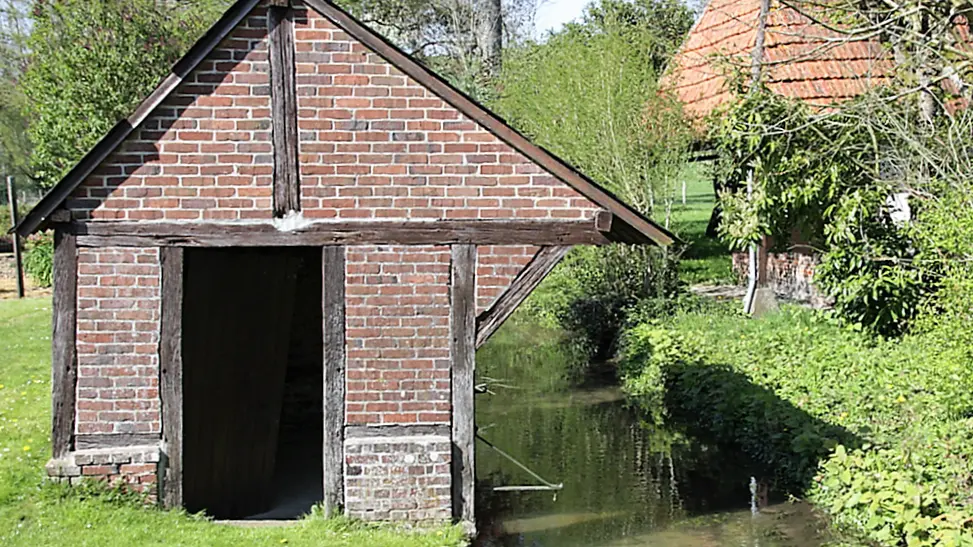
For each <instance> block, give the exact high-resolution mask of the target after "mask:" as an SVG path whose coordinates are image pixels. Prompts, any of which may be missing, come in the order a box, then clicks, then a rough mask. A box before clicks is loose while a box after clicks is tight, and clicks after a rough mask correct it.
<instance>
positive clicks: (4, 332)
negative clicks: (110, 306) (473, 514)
mask: <svg viewBox="0 0 973 547" xmlns="http://www.w3.org/2000/svg"><path fill="white" fill-rule="evenodd" d="M50 308H51V305H50V300H48V299H46V298H38V299H28V300H20V301H16V300H3V301H0V545H4V546H11V547H16V546H24V547H27V546H30V547H34V546H39V545H44V546H50V545H72V546H88V545H90V546H101V545H105V546H114V545H117V546H125V547H128V546H133V545H139V546H141V545H167V546H178V545H186V546H197V545H208V546H227V547H239V546H245V545H307V546H312V545H314V546H322V547H332V546H334V547H345V546H347V547H351V546H360V545H368V546H387V547H451V546H459V545H463V544H464V541H463V539H462V532H461V531H460V530H459V529H458V528H456V527H443V528H439V529H434V530H427V531H422V532H415V531H410V530H406V529H403V528H396V527H391V526H379V525H369V524H364V523H359V522H354V521H351V520H348V519H331V520H326V519H324V518H322V517H320V516H315V515H312V516H309V517H307V518H305V519H303V520H301V521H299V522H296V523H294V524H293V525H291V526H287V527H275V528H238V527H235V526H229V525H224V524H217V523H213V522H211V521H209V520H207V519H205V518H202V517H199V516H193V515H187V514H185V513H184V512H181V511H162V510H159V509H157V508H155V507H153V506H145V505H143V504H142V503H141V502H140V501H139V500H138V499H137V498H134V497H133V496H122V495H119V494H118V493H117V492H116V493H112V492H110V491H107V490H105V489H99V488H67V487H63V486H59V485H55V484H45V481H44V464H45V463H46V461H47V459H48V458H49V457H50V433H49V424H50V416H51V409H50V406H51V400H50V344H51V309H50Z"/></svg>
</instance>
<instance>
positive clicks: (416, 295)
mask: <svg viewBox="0 0 973 547" xmlns="http://www.w3.org/2000/svg"><path fill="white" fill-rule="evenodd" d="M346 274H347V280H346V288H345V291H346V310H345V314H346V322H347V331H346V337H347V352H348V354H347V395H346V408H345V410H346V417H347V423H348V424H349V425H364V424H448V423H449V421H450V412H449V411H450V389H449V382H450V346H449V276H450V249H449V247H431V246H426V247H422V246H414V247H388V246H382V247H376V246H360V247H349V248H348V250H347V254H346Z"/></svg>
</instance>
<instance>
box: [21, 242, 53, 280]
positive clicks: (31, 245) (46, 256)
mask: <svg viewBox="0 0 973 547" xmlns="http://www.w3.org/2000/svg"><path fill="white" fill-rule="evenodd" d="M24 271H25V272H27V275H28V276H30V278H31V279H32V280H33V281H34V283H36V284H37V285H38V286H40V287H50V286H51V285H53V284H54V235H53V233H51V232H40V233H38V234H35V235H33V236H31V237H30V238H28V239H27V244H26V246H25V248H24Z"/></svg>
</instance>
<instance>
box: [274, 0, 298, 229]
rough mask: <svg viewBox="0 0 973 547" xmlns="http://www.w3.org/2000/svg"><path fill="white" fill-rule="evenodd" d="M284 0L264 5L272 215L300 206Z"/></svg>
mask: <svg viewBox="0 0 973 547" xmlns="http://www.w3.org/2000/svg"><path fill="white" fill-rule="evenodd" d="M288 4H289V2H288V1H287V0H274V1H273V2H271V5H270V6H269V7H268V8H267V10H268V11H267V26H268V33H269V37H268V48H269V56H270V106H271V122H272V126H271V139H272V140H273V144H274V182H273V185H274V193H273V195H274V203H273V207H274V216H275V217H277V218H281V217H283V216H285V215H287V214H288V213H290V212H292V211H300V210H301V186H300V165H299V163H298V154H299V150H298V148H299V146H300V145H299V143H298V131H297V68H296V67H297V65H296V62H295V55H296V46H295V44H294V9H293V8H292V7H290V6H289V5H288Z"/></svg>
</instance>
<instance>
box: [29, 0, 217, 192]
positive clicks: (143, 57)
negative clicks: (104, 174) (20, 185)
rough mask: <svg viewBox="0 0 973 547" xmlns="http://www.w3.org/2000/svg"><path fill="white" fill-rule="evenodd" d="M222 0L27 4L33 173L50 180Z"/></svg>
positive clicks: (123, 109) (128, 104) (141, 91)
mask: <svg viewBox="0 0 973 547" xmlns="http://www.w3.org/2000/svg"><path fill="white" fill-rule="evenodd" d="M226 4H227V2H226V1H224V0H199V1H195V2H157V1H155V0H122V1H114V0H42V1H38V2H36V3H35V4H34V8H33V27H32V32H31V35H30V38H29V41H28V48H29V50H30V52H31V53H30V57H29V61H28V66H27V70H26V71H25V73H24V75H23V78H22V80H21V86H22V89H23V92H24V94H25V95H26V97H27V105H26V116H27V117H28V119H30V126H29V130H28V135H29V137H30V141H31V143H32V144H33V156H32V157H31V167H32V169H33V175H34V177H35V178H36V179H38V180H39V181H40V182H41V184H42V185H43V186H45V187H50V186H52V185H53V184H55V183H56V182H57V181H58V180H60V178H61V177H62V176H63V175H64V173H65V172H66V171H67V170H68V169H69V168H70V167H72V166H73V165H74V164H75V163H76V162H77V161H78V160H79V159H80V158H81V157H82V156H83V155H84V154H85V153H86V152H87V151H88V150H89V149H90V148H91V147H92V146H93V145H94V144H95V143H96V142H97V141H98V140H99V139H100V138H101V137H103V136H104V135H105V134H106V133H107V132H108V130H109V129H111V127H112V126H114V125H115V123H116V122H117V121H118V120H121V119H124V118H125V117H127V116H128V115H129V114H130V113H131V111H132V110H133V109H134V107H135V105H137V104H138V103H139V102H140V101H141V100H142V99H144V98H145V97H146V96H147V95H148V94H149V92H150V91H152V89H153V88H154V87H155V86H156V85H157V84H158V83H159V81H160V80H161V78H162V77H163V76H164V75H165V74H166V73H167V72H168V70H169V68H170V66H171V65H172V64H173V63H174V62H175V61H176V60H178V59H179V58H180V57H181V56H182V54H183V53H184V52H185V51H186V50H187V49H188V48H189V46H190V45H191V44H192V42H194V41H195V40H196V39H197V38H198V37H199V36H200V35H202V32H203V31H204V30H205V29H206V28H208V27H209V26H210V25H211V24H212V23H213V21H215V19H216V17H217V16H218V14H219V13H220V11H221V10H222V9H223V7H225V6H226Z"/></svg>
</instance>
